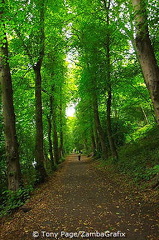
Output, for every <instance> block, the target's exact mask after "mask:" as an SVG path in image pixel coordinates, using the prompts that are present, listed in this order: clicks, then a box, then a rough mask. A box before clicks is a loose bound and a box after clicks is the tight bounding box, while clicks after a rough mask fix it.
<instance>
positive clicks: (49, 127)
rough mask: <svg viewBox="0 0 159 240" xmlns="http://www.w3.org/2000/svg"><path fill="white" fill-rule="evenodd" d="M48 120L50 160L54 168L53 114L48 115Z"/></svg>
mask: <svg viewBox="0 0 159 240" xmlns="http://www.w3.org/2000/svg"><path fill="white" fill-rule="evenodd" d="M47 120H48V141H49V154H50V161H51V168H52V170H53V169H54V166H55V162H54V157H53V146H52V137H51V136H52V119H51V114H50V115H49V116H47Z"/></svg>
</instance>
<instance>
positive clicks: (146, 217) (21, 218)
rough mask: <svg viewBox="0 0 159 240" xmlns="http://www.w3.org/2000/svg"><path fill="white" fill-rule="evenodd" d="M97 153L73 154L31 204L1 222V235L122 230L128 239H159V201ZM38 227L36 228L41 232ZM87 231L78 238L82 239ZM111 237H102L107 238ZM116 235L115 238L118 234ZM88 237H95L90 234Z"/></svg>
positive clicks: (6, 238) (19, 239)
mask: <svg viewBox="0 0 159 240" xmlns="http://www.w3.org/2000/svg"><path fill="white" fill-rule="evenodd" d="M96 164H97V163H96V162H94V161H93V160H92V159H91V158H87V157H85V156H82V159H81V161H78V160H77V155H75V154H72V155H70V156H68V157H67V160H66V161H65V162H64V163H62V167H61V168H60V169H59V170H58V171H57V172H56V173H55V174H54V175H53V176H52V177H51V178H50V179H49V181H47V182H46V183H44V184H43V185H41V186H40V187H39V188H38V189H37V190H36V191H34V193H33V195H32V197H31V198H30V200H29V201H28V202H27V203H26V204H25V207H26V208H28V209H29V210H28V212H24V211H23V210H24V209H23V208H24V206H23V208H20V209H19V210H18V211H17V212H16V213H14V214H13V216H11V217H9V218H7V219H5V220H4V221H3V222H2V224H1V227H0V229H1V237H0V239H1V240H32V239H34V237H33V232H34V231H38V233H39V237H37V238H35V239H55V237H54V236H53V233H58V238H61V239H70V238H69V237H71V236H68V237H66V236H65V237H63V238H62V237H61V232H62V231H65V232H69V233H70V232H74V233H75V232H77V233H78V232H79V231H85V232H87V233H93V232H95V231H98V232H100V233H101V232H105V231H110V232H117V231H121V232H122V233H126V237H125V238H120V239H128V240H158V239H159V231H158V216H159V215H157V202H153V201H151V200H147V198H144V197H143V196H142V195H141V194H140V193H139V192H138V191H137V190H136V188H135V187H133V186H131V187H130V185H129V184H128V183H127V182H126V180H125V177H124V176H123V175H121V174H116V175H114V173H111V171H110V170H109V171H102V170H101V169H98V168H96V167H95V165H96ZM38 233H34V234H35V235H38ZM80 234H81V236H79V237H75V239H82V232H81V233H80ZM106 238H108V237H103V238H101V237H98V238H97V237H96V238H95V239H106ZM116 238H117V236H116V237H112V238H111V239H116ZM84 239H94V238H93V237H92V238H91V237H86V235H85V238H84Z"/></svg>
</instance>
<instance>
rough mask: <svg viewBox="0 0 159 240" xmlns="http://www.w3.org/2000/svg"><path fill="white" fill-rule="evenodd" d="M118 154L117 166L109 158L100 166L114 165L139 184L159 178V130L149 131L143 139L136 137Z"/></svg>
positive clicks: (119, 150)
mask: <svg viewBox="0 0 159 240" xmlns="http://www.w3.org/2000/svg"><path fill="white" fill-rule="evenodd" d="M140 133H141V130H140ZM140 136H141V135H140ZM143 136H144V137H143ZM118 154H119V160H118V162H117V163H116V164H114V163H113V160H112V159H111V158H109V159H108V160H107V161H104V160H102V161H101V162H100V166H101V167H106V165H107V166H110V167H112V165H113V166H114V168H115V169H116V170H118V171H119V172H122V173H124V174H127V175H129V176H131V178H132V180H133V181H134V182H136V183H137V184H142V183H143V184H144V183H145V182H148V181H151V180H152V179H154V178H155V177H156V176H159V129H158V128H157V127H155V128H152V129H148V131H147V132H144V133H143V134H142V137H140V138H138V137H136V139H135V141H134V140H133V142H130V143H127V144H125V145H124V146H122V147H120V149H118ZM157 179H159V178H157Z"/></svg>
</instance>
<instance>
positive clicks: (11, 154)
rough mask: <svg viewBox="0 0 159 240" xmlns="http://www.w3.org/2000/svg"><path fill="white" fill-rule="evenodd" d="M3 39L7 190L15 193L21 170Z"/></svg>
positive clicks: (0, 75) (0, 57) (0, 54)
mask: <svg viewBox="0 0 159 240" xmlns="http://www.w3.org/2000/svg"><path fill="white" fill-rule="evenodd" d="M1 14H2V13H1ZM3 39H4V40H5V43H4V42H3V43H1V47H0V69H1V72H0V83H1V89H2V107H3V117H4V133H5V147H6V158H7V178H8V189H9V190H12V191H17V190H18V189H19V187H20V185H21V170H20V163H19V152H18V141H17V134H16V126H15V113H14V105H13V89H12V79H11V73H10V66H9V62H8V43H7V37H6V34H5V33H4V38H3Z"/></svg>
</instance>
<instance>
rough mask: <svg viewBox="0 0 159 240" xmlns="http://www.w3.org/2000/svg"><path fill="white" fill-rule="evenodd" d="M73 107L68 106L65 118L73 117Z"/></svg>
mask: <svg viewBox="0 0 159 240" xmlns="http://www.w3.org/2000/svg"><path fill="white" fill-rule="evenodd" d="M75 112H76V110H75V105H70V106H68V107H67V108H66V116H67V117H74V116H75Z"/></svg>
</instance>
